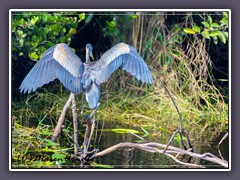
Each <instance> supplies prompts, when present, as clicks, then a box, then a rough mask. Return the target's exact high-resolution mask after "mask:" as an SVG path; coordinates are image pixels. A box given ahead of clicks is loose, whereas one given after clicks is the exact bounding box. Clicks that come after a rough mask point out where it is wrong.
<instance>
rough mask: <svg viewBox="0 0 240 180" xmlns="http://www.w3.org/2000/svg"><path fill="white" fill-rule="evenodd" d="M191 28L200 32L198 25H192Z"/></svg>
mask: <svg viewBox="0 0 240 180" xmlns="http://www.w3.org/2000/svg"><path fill="white" fill-rule="evenodd" d="M192 30H194V31H195V32H197V33H200V27H199V26H193V28H192Z"/></svg>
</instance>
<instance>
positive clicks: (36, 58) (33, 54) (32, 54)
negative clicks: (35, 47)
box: [29, 52, 38, 60]
mask: <svg viewBox="0 0 240 180" xmlns="http://www.w3.org/2000/svg"><path fill="white" fill-rule="evenodd" d="M29 57H30V58H31V59H34V60H38V55H37V54H36V53H35V52H30V53H29Z"/></svg>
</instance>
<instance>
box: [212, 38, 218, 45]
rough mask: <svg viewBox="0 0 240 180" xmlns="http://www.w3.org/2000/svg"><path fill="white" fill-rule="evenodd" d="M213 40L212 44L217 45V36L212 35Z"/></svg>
mask: <svg viewBox="0 0 240 180" xmlns="http://www.w3.org/2000/svg"><path fill="white" fill-rule="evenodd" d="M213 42H214V44H216V45H217V43H218V38H217V36H214V37H213Z"/></svg>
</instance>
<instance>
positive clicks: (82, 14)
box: [78, 13, 86, 21]
mask: <svg viewBox="0 0 240 180" xmlns="http://www.w3.org/2000/svg"><path fill="white" fill-rule="evenodd" d="M78 17H79V19H80V21H82V20H84V19H85V17H86V15H85V13H81V14H79V15H78Z"/></svg>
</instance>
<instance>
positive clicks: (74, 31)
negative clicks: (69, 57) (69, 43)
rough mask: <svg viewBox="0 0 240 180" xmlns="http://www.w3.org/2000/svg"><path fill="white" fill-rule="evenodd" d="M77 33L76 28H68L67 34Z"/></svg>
mask: <svg viewBox="0 0 240 180" xmlns="http://www.w3.org/2000/svg"><path fill="white" fill-rule="evenodd" d="M76 33H77V29H76V28H71V29H70V30H69V34H71V35H74V34H76Z"/></svg>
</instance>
